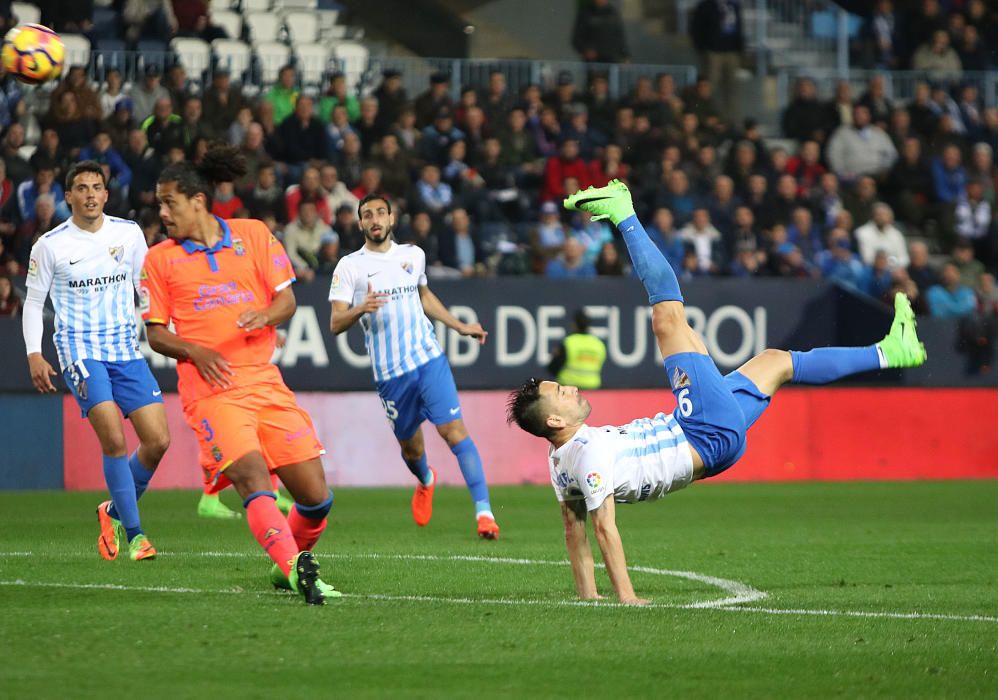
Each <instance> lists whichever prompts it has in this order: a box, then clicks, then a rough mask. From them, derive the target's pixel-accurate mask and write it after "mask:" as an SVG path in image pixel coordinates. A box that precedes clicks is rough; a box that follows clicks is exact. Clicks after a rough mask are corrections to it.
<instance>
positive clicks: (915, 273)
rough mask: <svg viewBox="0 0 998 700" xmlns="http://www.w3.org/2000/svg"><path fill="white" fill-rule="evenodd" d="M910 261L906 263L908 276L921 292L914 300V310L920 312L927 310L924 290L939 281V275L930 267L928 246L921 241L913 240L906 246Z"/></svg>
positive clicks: (923, 312) (926, 311)
mask: <svg viewBox="0 0 998 700" xmlns="http://www.w3.org/2000/svg"><path fill="white" fill-rule="evenodd" d="M908 253H909V257H910V260H911V261H910V262H909V263H908V277H909V278H911V280H912V281H913V282H914V283H915V285H916V286H917V287H918V289H919V290H921V292H922V293H921V294H920V295H919V296H918V299H917V300H916V301H915V302H914V306H915V311H916V312H917V313H920V314H925V313H928V312H929V307H928V302H927V301H926V297H925V292H926V291H927V290H928V289H929V288H930V287H932V286H933V285H935V284H938V282H939V276H938V275H936V271H935V270H934V269H932V265H931V264H930V263H929V247H928V246H927V245H925V243H923V242H922V241H913V242H912V244H911V245H910V246H908Z"/></svg>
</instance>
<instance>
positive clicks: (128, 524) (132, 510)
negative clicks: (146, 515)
mask: <svg viewBox="0 0 998 700" xmlns="http://www.w3.org/2000/svg"><path fill="white" fill-rule="evenodd" d="M104 482H105V483H106V484H107V490H108V491H109V492H110V493H111V503H112V504H113V507H114V511H115V514H116V515H119V514H120V517H119V518H117V519H118V520H120V521H121V524H122V525H123V526H124V528H125V532H126V533H128V541H129V542H131V541H132V538H134V537H135V536H136V535H141V534H142V525H140V524H139V504H138V500H137V499H136V498H135V481H134V480H133V479H132V472H131V470H130V469H129V468H128V458H127V457H108V456H107V455H104Z"/></svg>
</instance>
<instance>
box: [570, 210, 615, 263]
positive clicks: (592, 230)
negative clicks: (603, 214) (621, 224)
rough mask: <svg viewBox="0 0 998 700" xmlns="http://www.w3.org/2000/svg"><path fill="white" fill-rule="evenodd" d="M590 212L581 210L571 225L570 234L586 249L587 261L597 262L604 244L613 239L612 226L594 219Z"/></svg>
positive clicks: (573, 218)
mask: <svg viewBox="0 0 998 700" xmlns="http://www.w3.org/2000/svg"><path fill="white" fill-rule="evenodd" d="M592 219H593V217H592V215H591V214H590V213H589V212H579V214H578V215H576V216H573V217H572V220H571V223H570V225H569V235H570V236H571V237H572V238H574V239H576V240H577V241H579V242H580V243H581V244H582V247H583V248H585V249H586V253H585V256H586V261H587V262H591V263H595V262H596V258H597V257H598V256H599V253H600V250H601V249H602V248H603V244H604V243H606V242H608V241H611V242H612V241H613V233H611V231H610V227H609V226H607V225H606V223H605V222H603V221H593V220H592Z"/></svg>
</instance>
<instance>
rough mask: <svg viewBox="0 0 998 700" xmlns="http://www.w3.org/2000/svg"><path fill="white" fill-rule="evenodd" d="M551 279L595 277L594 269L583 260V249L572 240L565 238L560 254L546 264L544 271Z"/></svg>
mask: <svg viewBox="0 0 998 700" xmlns="http://www.w3.org/2000/svg"><path fill="white" fill-rule="evenodd" d="M544 274H545V276H547V277H549V278H551V279H583V278H589V277H595V276H596V267H595V266H594V265H593V264H592V263H589V262H586V259H585V248H584V247H583V245H582V243H580V242H579V241H577V240H575V239H574V238H566V239H565V242H564V243H563V244H562V247H561V254H560V255H558V256H557V257H555V258H553V259H552V260H551V261H550V262H548V264H547V267H546V268H545V271H544Z"/></svg>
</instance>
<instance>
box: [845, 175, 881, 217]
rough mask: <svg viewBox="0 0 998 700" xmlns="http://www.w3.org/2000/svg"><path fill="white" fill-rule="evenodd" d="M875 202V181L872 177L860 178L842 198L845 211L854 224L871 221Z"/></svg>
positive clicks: (876, 198)
mask: <svg viewBox="0 0 998 700" xmlns="http://www.w3.org/2000/svg"><path fill="white" fill-rule="evenodd" d="M877 200H878V197H877V181H876V180H874V179H873V178H872V177H861V178H860V179H859V180H857V181H856V183H855V185H854V186H853V187H852V189H851V190H850V191H849V192H846V196H845V198H844V201H845V207H846V210H847V211H848V212H849V215H850V216H852V220H853V221H855V222H861V221H869V220H870V219H872V218H873V207H874V205H875V204H876V203H877Z"/></svg>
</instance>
